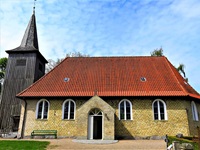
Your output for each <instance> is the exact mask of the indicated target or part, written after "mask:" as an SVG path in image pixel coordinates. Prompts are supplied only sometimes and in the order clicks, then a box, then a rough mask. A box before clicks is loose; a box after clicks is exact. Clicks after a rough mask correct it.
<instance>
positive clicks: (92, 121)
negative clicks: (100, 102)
mask: <svg viewBox="0 0 200 150" xmlns="http://www.w3.org/2000/svg"><path fill="white" fill-rule="evenodd" d="M88 139H89V140H95V139H103V113H102V111H101V110H100V109H98V108H93V109H91V110H90V111H89V113H88Z"/></svg>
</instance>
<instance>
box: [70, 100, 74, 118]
mask: <svg viewBox="0 0 200 150" xmlns="http://www.w3.org/2000/svg"><path fill="white" fill-rule="evenodd" d="M70 103H71V105H70V119H74V102H72V101H70Z"/></svg>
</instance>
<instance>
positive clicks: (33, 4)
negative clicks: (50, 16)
mask: <svg viewBox="0 0 200 150" xmlns="http://www.w3.org/2000/svg"><path fill="white" fill-rule="evenodd" d="M35 2H36V0H34V3H33V14H35Z"/></svg>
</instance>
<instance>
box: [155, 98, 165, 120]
mask: <svg viewBox="0 0 200 150" xmlns="http://www.w3.org/2000/svg"><path fill="white" fill-rule="evenodd" d="M159 102H161V103H163V105H164V120H168V117H167V106H166V103H165V102H164V101H163V100H161V99H156V100H154V101H153V103H152V110H153V119H154V120H163V119H161V114H160V104H159ZM154 103H157V107H158V119H155V115H154V114H155V112H154Z"/></svg>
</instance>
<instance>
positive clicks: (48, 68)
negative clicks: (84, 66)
mask: <svg viewBox="0 0 200 150" xmlns="http://www.w3.org/2000/svg"><path fill="white" fill-rule="evenodd" d="M66 57H90V56H89V55H87V54H82V53H80V52H70V53H67V54H66ZM66 57H65V58H66ZM63 60H64V58H58V59H57V61H54V60H52V59H48V64H47V65H46V70H45V72H46V73H48V72H49V71H51V70H52V69H53V68H54V67H55V66H57V65H58V64H59V63H61V61H63Z"/></svg>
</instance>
